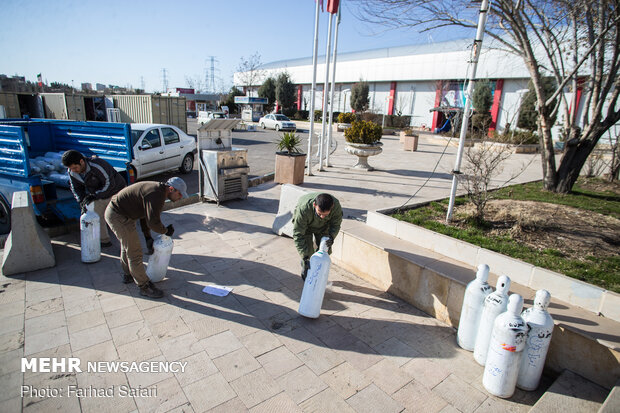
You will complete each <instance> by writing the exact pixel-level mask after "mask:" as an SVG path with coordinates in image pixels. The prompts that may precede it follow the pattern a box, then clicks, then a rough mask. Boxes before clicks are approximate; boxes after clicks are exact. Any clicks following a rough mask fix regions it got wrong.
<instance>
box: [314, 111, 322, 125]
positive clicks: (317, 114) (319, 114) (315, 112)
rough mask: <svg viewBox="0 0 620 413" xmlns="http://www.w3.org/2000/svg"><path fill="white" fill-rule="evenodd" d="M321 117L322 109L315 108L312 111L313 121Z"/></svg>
mask: <svg viewBox="0 0 620 413" xmlns="http://www.w3.org/2000/svg"><path fill="white" fill-rule="evenodd" d="M321 119H323V111H322V110H315V111H314V121H315V122H316V121H319V120H321Z"/></svg>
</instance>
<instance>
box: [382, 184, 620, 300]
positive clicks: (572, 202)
mask: <svg viewBox="0 0 620 413" xmlns="http://www.w3.org/2000/svg"><path fill="white" fill-rule="evenodd" d="M581 182H582V181H578V182H577V184H576V185H575V189H574V191H573V193H571V194H567V195H563V194H555V193H552V192H547V191H544V190H543V189H542V184H541V183H540V182H533V183H528V184H524V185H514V186H511V187H506V188H502V189H500V190H498V191H496V193H495V194H494V198H496V199H514V200H519V201H538V202H548V203H553V204H560V205H567V206H571V207H574V208H579V209H582V210H587V211H593V212H597V213H599V214H603V215H609V216H613V217H615V218H620V197H619V196H618V195H616V194H614V193H612V192H596V191H592V190H587V189H584V188H583V187H582V186H581V185H580V183H581ZM466 202H467V198H465V197H461V198H457V200H456V204H457V205H461V204H464V203H466ZM447 208H448V200H442V201H438V202H431V203H429V204H428V205H426V206H423V207H420V208H416V209H411V210H408V211H405V212H401V213H397V214H394V215H392V216H393V217H394V218H396V219H399V220H401V221H406V222H410V223H412V224H415V225H419V226H421V227H424V228H426V229H429V230H431V231H435V232H438V233H440V234H444V235H447V236H450V237H453V238H456V239H459V240H462V241H465V242H469V243H471V244H474V245H477V246H480V247H482V248H486V249H488V250H491V251H495V252H498V253H500V254H504V255H507V256H509V257H513V258H516V259H519V260H522V261H525V262H528V263H530V264H533V265H536V266H538V267H542V268H547V269H549V270H552V271H556V272H559V273H561V274H564V275H567V276H569V277H572V278H576V279H578V280H582V281H585V282H588V283H590V284H594V285H597V286H600V287H602V288H605V289H608V290H610V291H614V292H617V293H620V256H613V257H591V256H586V257H580V259H573V258H569V257H566V256H565V255H564V254H562V252H561V251H558V250H555V249H551V248H546V249H543V250H542V251H541V250H537V249H535V248H532V247H529V246H527V245H524V244H522V243H520V242H518V241H516V240H514V239H513V238H512V237H510V236H508V235H503V236H498V235H493V234H490V233H489V232H488V229H489V226H488V225H486V224H485V223H479V222H475V221H474V220H471V219H463V218H466V217H463V216H461V217H459V216H455V219H458V220H459V221H460V223H461V224H460V226H459V227H456V226H452V225H447V224H445V223H443V222H442V221H443V220H444V219H445V216H446V212H447Z"/></svg>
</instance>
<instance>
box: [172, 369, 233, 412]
mask: <svg viewBox="0 0 620 413" xmlns="http://www.w3.org/2000/svg"><path fill="white" fill-rule="evenodd" d="M183 391H184V392H185V395H186V396H187V399H188V400H189V402H190V403H191V404H192V407H193V409H194V410H195V411H196V412H206V411H208V410H210V409H212V408H214V407H216V406H218V405H220V404H222V403H224V402H226V401H228V400H230V399H233V398H235V397H236V396H237V395H236V394H235V391H234V390H233V389H232V387H230V385H229V384H228V382H227V381H226V379H225V378H224V376H222V375H221V374H220V373H215V374H212V375H210V376H208V377H205V378H204V379H202V380H199V381H197V382H194V383H191V384H188V385H187V386H185V387H184V388H183Z"/></svg>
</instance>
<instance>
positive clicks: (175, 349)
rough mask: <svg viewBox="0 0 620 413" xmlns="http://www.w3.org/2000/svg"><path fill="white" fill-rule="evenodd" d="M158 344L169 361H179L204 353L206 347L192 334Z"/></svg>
mask: <svg viewBox="0 0 620 413" xmlns="http://www.w3.org/2000/svg"><path fill="white" fill-rule="evenodd" d="M158 344H159V349H160V350H161V352H162V353H163V355H164V357H166V360H168V361H175V360H179V359H182V358H185V357H188V356H191V355H192V354H196V353H200V352H202V351H204V346H203V345H202V343H201V342H200V341H199V340H198V339H196V337H194V335H193V334H192V333H187V334H185V335H182V336H178V337H173V338H170V339H168V340H165V341H160V342H159V343H158Z"/></svg>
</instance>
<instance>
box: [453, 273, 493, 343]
mask: <svg viewBox="0 0 620 413" xmlns="http://www.w3.org/2000/svg"><path fill="white" fill-rule="evenodd" d="M488 279H489V266H488V265H486V264H480V265H479V266H478V272H476V279H475V280H473V281H472V282H470V283H469V284H467V288H466V289H465V296H464V297H463V308H462V309H461V320H460V321H459V329H458V331H457V333H456V342H457V343H458V344H459V346H461V347H463V348H464V349H465V350H469V351H473V350H474V345H475V344H476V334H477V333H478V325H479V324H480V316H481V315H482V306H483V305H484V299H485V298H486V296H487V295H489V294H491V291H493V289H492V288H491V286H490V285H489V284H488V283H487V280H488Z"/></svg>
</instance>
